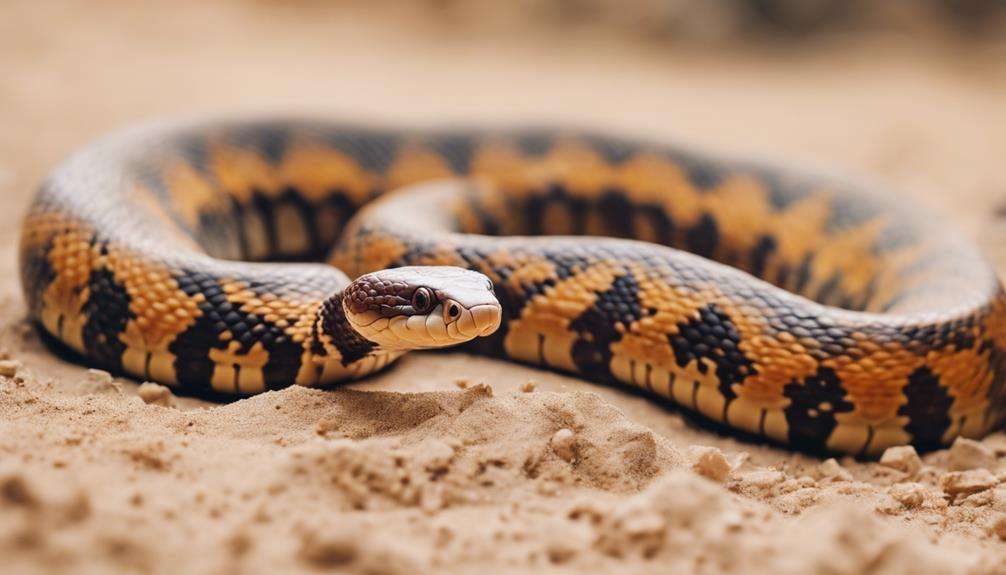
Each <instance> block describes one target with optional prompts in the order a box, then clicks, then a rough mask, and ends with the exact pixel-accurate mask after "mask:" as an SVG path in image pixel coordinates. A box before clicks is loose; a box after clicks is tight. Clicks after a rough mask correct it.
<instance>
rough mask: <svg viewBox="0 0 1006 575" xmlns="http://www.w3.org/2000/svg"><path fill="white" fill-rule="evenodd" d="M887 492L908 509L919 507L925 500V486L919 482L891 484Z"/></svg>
mask: <svg viewBox="0 0 1006 575" xmlns="http://www.w3.org/2000/svg"><path fill="white" fill-rule="evenodd" d="M887 492H888V494H890V496H891V497H893V498H894V500H895V501H897V502H898V503H900V504H901V505H903V506H904V507H906V508H908V509H915V508H917V507H921V506H922V504H923V503H924V502H925V501H926V488H925V487H924V486H922V485H921V484H919V483H898V484H895V485H892V486H891V488H890V489H888V491H887Z"/></svg>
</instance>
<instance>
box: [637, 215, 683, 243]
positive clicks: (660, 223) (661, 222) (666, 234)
mask: <svg viewBox="0 0 1006 575" xmlns="http://www.w3.org/2000/svg"><path fill="white" fill-rule="evenodd" d="M637 209H638V210H639V213H640V214H641V215H643V216H645V217H647V218H649V220H650V223H651V225H652V226H653V229H655V230H656V231H657V237H656V240H657V243H658V244H660V245H664V246H674V234H675V231H676V229H677V228H676V226H675V224H674V220H673V219H672V218H671V216H670V214H668V213H667V211H666V210H664V208H662V207H660V206H652V205H643V206H639V207H638V208H637Z"/></svg>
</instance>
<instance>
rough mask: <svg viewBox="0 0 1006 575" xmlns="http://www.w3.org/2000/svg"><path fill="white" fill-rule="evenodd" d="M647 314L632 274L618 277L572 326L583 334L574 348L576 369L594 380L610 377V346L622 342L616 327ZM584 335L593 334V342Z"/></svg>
mask: <svg viewBox="0 0 1006 575" xmlns="http://www.w3.org/2000/svg"><path fill="white" fill-rule="evenodd" d="M644 313H645V310H643V307H642V304H640V302H639V284H638V283H637V282H636V278H635V277H633V276H632V274H628V273H626V274H625V275H622V276H619V277H618V278H616V279H615V281H614V282H612V284H611V287H610V288H608V289H607V290H605V291H603V292H599V293H598V294H597V301H595V302H594V305H593V306H591V307H590V308H589V309H587V310H586V311H584V312H583V313H582V314H580V316H579V317H577V318H576V319H574V320H573V321H572V322H570V324H569V329H570V330H572V331H575V332H577V333H580V334H581V337H580V338H579V339H577V340H576V341H575V342H574V343H573V349H572V356H573V361H574V362H575V363H576V367H577V369H578V370H579V371H580V372H581V373H583V374H585V375H587V376H589V377H591V378H596V379H602V380H603V379H608V378H610V377H611V370H610V369H609V364H610V363H611V344H613V343H615V342H617V341H618V340H620V339H622V334H621V332H619V331H618V330H617V329H616V328H615V326H616V324H618V323H621V324H623V325H624V326H626V327H628V326H629V325H631V324H632V323H633V322H635V321H637V320H639V319H640V318H642V317H643V314H644ZM583 334H590V336H591V337H590V339H587V338H585V337H583Z"/></svg>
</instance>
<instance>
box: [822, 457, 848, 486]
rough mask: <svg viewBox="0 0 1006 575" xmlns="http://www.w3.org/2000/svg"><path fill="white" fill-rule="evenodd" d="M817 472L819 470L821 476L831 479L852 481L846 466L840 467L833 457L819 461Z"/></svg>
mask: <svg viewBox="0 0 1006 575" xmlns="http://www.w3.org/2000/svg"><path fill="white" fill-rule="evenodd" d="M818 472H820V474H821V477H823V478H827V479H831V480H832V481H852V474H851V473H849V471H848V470H847V469H846V468H844V467H842V465H841V464H840V463H839V462H838V461H836V460H835V458H834V457H832V458H830V459H827V460H825V461H824V462H823V463H821V465H820V466H818Z"/></svg>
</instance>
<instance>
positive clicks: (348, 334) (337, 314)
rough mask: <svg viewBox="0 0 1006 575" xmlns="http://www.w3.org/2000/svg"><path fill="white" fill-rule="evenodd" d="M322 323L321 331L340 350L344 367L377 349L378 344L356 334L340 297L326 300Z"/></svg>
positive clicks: (323, 305)
mask: <svg viewBox="0 0 1006 575" xmlns="http://www.w3.org/2000/svg"><path fill="white" fill-rule="evenodd" d="M320 323H321V325H320V326H319V328H320V329H321V331H322V332H323V333H325V334H328V335H329V336H330V337H331V338H332V343H333V344H334V345H335V347H336V349H338V350H339V354H340V355H341V356H342V364H343V365H349V364H351V363H353V362H354V361H357V360H359V359H361V358H363V357H365V356H366V355H367V354H368V353H370V352H371V350H373V349H374V348H376V347H377V344H375V343H374V342H372V341H370V340H368V339H364V338H363V337H361V336H360V335H359V334H358V333H356V330H354V329H353V327H352V326H351V325H350V324H349V320H348V319H346V312H345V310H343V309H342V299H341V298H340V297H331V298H329V299H327V300H325V303H323V304H322V311H321V319H320Z"/></svg>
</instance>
